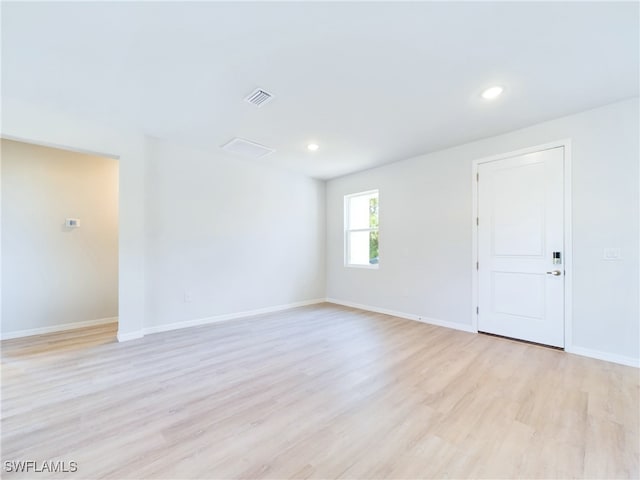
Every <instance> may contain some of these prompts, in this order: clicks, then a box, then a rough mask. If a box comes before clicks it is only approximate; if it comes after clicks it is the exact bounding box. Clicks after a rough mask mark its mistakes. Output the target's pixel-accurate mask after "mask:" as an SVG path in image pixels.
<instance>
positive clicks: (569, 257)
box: [471, 138, 573, 351]
mask: <svg viewBox="0 0 640 480" xmlns="http://www.w3.org/2000/svg"><path fill="white" fill-rule="evenodd" d="M558 147H563V148H564V169H563V176H564V179H563V190H564V192H563V199H564V202H563V203H564V208H563V210H564V211H563V214H564V270H565V275H564V350H565V351H570V350H571V347H572V345H573V328H572V325H573V318H572V305H573V303H572V291H573V243H572V237H571V139H570V138H566V139H563V140H556V141H554V142H549V143H544V144H541V145H536V146H533V147H527V148H523V149H520V150H515V151H511V152H506V153H500V154H497V155H491V156H488V157H483V158H478V159H475V160H473V161H472V162H471V174H472V175H471V192H472V195H471V197H472V202H473V205H472V206H473V208H472V210H471V214H472V216H471V225H472V228H471V230H472V249H471V258H472V262H471V272H472V274H471V278H472V281H471V299H472V302H471V327H472V329H473V331H474V332H478V314H477V307H478V300H479V295H478V288H479V286H480V281H479V272H478V270H477V269H476V264H477V262H478V226H477V224H476V218H477V217H478V181H477V178H478V177H477V175H478V167H479V166H480V164H483V163H489V162H496V161H498V160H505V159H507V158H512V157H517V156H520V155H526V154H528V153H535V152H540V151H542V150H550V149H552V148H558Z"/></svg>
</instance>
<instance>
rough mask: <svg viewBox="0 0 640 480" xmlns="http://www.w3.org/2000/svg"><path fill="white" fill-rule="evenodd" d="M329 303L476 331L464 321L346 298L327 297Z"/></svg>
mask: <svg viewBox="0 0 640 480" xmlns="http://www.w3.org/2000/svg"><path fill="white" fill-rule="evenodd" d="M326 301H327V302H328V303H335V304H336V305H343V306H345V307H351V308H358V309H360V310H367V311H369V312H375V313H384V314H386V315H392V316H394V317H400V318H406V319H407V320H414V321H416V322H422V323H428V324H430V325H437V326H438V327H445V328H452V329H454V330H462V331H463V332H471V333H476V331H475V330H474V329H473V327H472V326H471V325H465V324H463V323H456V322H449V321H447V320H439V319H437V318H429V317H423V316H420V315H415V314H413V313H403V312H396V311H394V310H387V309H386V308H378V307H372V306H370V305H362V304H359V303H353V302H347V301H344V300H337V299H335V298H327V299H326Z"/></svg>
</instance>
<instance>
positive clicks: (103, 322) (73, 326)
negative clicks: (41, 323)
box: [0, 317, 118, 340]
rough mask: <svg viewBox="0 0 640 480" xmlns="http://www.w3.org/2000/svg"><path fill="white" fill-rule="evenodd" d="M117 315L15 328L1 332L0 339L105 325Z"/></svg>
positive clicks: (113, 320)
mask: <svg viewBox="0 0 640 480" xmlns="http://www.w3.org/2000/svg"><path fill="white" fill-rule="evenodd" d="M117 321H118V317H108V318H98V319H96V320H85V321H83V322H73V323H63V324H62V325H52V326H50V327H41V328H31V329H28V330H17V331H14V332H7V333H3V334H2V335H1V336H0V340H9V339H11V338H20V337H30V336H32V335H43V334H45V333H55V332H63V331H65V330H75V329H76V328H85V327H95V326H97V325H106V324H107V323H116V322H117Z"/></svg>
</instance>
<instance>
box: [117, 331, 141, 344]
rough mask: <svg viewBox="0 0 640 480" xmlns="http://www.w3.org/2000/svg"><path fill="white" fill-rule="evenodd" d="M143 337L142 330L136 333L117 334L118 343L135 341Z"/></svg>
mask: <svg viewBox="0 0 640 480" xmlns="http://www.w3.org/2000/svg"><path fill="white" fill-rule="evenodd" d="M142 337H144V333H142V330H138V331H137V332H127V333H123V332H118V342H127V341H129V340H135V339H137V338H142Z"/></svg>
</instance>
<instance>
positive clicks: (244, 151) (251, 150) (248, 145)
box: [220, 138, 275, 158]
mask: <svg viewBox="0 0 640 480" xmlns="http://www.w3.org/2000/svg"><path fill="white" fill-rule="evenodd" d="M220 148H222V149H223V150H225V151H227V152H229V153H234V154H236V155H241V156H243V157H246V158H260V157H264V156H265V155H269V154H270V153H273V152H275V150H274V149H273V148H269V147H265V146H264V145H260V144H259V143H256V142H250V141H249V140H245V139H244V138H233V139H231V140H230V141H228V142H227V143H225V144H224V145H222V146H221V147H220Z"/></svg>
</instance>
